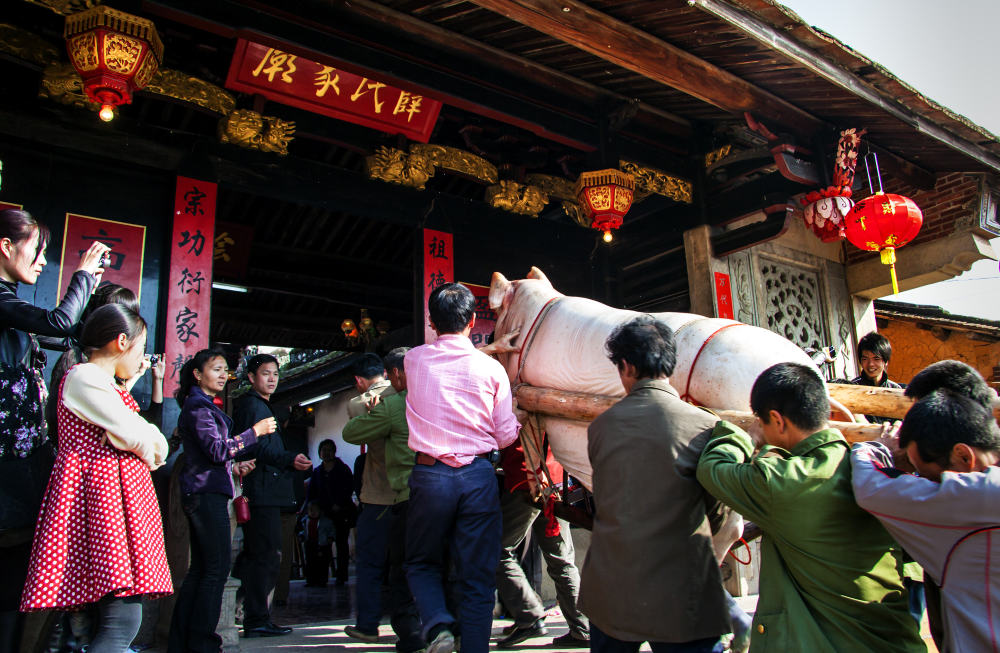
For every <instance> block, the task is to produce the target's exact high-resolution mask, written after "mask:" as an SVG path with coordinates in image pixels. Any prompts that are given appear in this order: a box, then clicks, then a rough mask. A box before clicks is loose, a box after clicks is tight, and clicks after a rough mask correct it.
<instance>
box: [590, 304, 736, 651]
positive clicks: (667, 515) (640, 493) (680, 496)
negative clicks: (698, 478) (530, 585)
mask: <svg viewBox="0 0 1000 653" xmlns="http://www.w3.org/2000/svg"><path fill="white" fill-rule="evenodd" d="M606 347H607V350H608V355H609V356H608V357H609V358H610V359H611V362H612V363H614V364H615V366H616V367H617V368H618V373H619V375H620V376H621V380H622V385H623V386H624V387H625V391H626V393H627V395H626V397H625V398H624V399H622V400H621V401H620V402H618V403H617V404H616V405H614V406H612V407H611V408H610V409H609V410H608V411H607V412H605V413H604V414H603V415H601V416H600V417H598V418H597V419H595V420H594V421H593V422H592V423H591V425H590V428H589V429H588V431H587V432H588V438H589V444H588V450H587V451H588V454H589V457H590V463H591V465H592V466H593V469H594V477H593V478H594V503H595V505H596V514H595V516H594V530H593V535H592V539H591V543H590V550H589V551H588V553H587V559H586V561H585V562H584V565H583V572H582V580H581V587H580V598H579V607H580V609H581V610H582V611H583V613H584V614H586V615H587V616H588V617H589V618H590V644H591V651H592V652H593V653H611V652H619V651H625V650H632V651H635V650H638V646H639V643H640V642H643V641H648V642H650V644H651V645H652V647H653V650H654V651H672V650H683V651H686V652H687V651H690V652H692V653H710V652H715V651H722V644H721V643H720V638H721V636H722V635H723V634H725V633H728V632H729V626H728V621H727V616H726V615H727V607H726V605H727V604H726V598H725V593H724V592H725V590H724V589H723V587H722V578H721V576H720V574H719V567H718V564H717V563H716V560H715V555H714V553H713V551H712V541H711V530H710V527H709V523H708V519H707V517H706V502H710V501H711V499H710V497H707V495H706V494H705V491H704V490H703V489H702V488H701V486H700V485H698V483H697V482H695V481H694V480H693V479H691V478H690V477H685V476H682V475H681V474H680V473H678V471H677V470H676V468H675V464H676V462H677V459H678V457H679V456H681V455H682V454H683V452H685V451H686V450H687V448H688V444H689V443H690V442H691V440H693V439H694V438H695V437H696V436H698V435H699V434H702V433H705V432H706V431H708V430H709V429H711V428H712V426H713V425H714V423H715V419H714V418H713V417H712V415H710V414H709V413H707V412H704V411H702V410H699V409H698V408H695V407H694V406H691V405H689V404H687V403H685V402H683V401H681V400H680V397H679V396H678V394H677V391H676V390H675V389H674V388H673V387H671V385H670V382H669V381H668V380H667V379H668V377H669V376H670V375H671V374H672V373H673V371H674V363H675V360H676V347H675V344H674V336H673V332H672V331H671V330H670V328H669V327H668V326H667V325H666V324H664V323H663V322H661V321H659V320H656V319H655V318H653V317H651V316H649V315H642V316H639V317H636V318H634V319H632V320H631V321H629V322H626V323H625V324H623V325H621V326H619V327H618V328H617V329H615V331H614V332H613V333H612V334H611V336H610V337H609V338H608V341H607V343H606Z"/></svg>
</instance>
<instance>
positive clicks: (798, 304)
mask: <svg viewBox="0 0 1000 653" xmlns="http://www.w3.org/2000/svg"><path fill="white" fill-rule="evenodd" d="M760 278H761V283H762V284H763V296H764V314H765V316H766V318H767V328H768V329H770V330H771V331H774V332H775V333H779V334H781V335H783V336H784V337H786V338H788V339H789V340H791V341H792V342H794V343H795V344H797V345H798V346H800V347H802V348H803V349H805V348H807V347H813V348H817V349H818V348H820V347H825V346H826V345H828V344H830V343H828V342H827V336H826V328H825V320H824V317H823V302H824V299H823V293H822V286H821V285H820V279H819V274H818V273H817V271H816V270H815V269H810V268H804V267H799V266H796V265H789V264H787V263H784V262H781V261H776V260H773V259H769V258H764V257H760Z"/></svg>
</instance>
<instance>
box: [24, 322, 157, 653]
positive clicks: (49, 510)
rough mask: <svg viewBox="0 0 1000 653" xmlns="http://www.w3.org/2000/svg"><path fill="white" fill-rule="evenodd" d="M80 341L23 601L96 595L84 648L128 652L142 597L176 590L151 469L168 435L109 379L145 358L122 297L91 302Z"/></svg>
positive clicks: (127, 373) (38, 603)
mask: <svg viewBox="0 0 1000 653" xmlns="http://www.w3.org/2000/svg"><path fill="white" fill-rule="evenodd" d="M80 345H81V346H82V347H83V349H84V353H85V354H86V356H87V360H88V362H87V363H81V364H80V365H76V366H75V367H73V368H72V369H71V370H70V371H69V372H67V373H66V376H65V378H64V380H63V382H62V388H61V389H60V390H59V404H58V406H57V407H56V411H57V420H58V422H59V435H60V438H59V451H58V453H57V455H56V463H55V467H54V468H53V470H52V478H51V480H50V482H49V486H48V489H47V490H46V491H45V499H44V501H43V503H42V512H41V514H40V516H39V519H38V526H37V528H36V530H35V540H34V544H33V546H32V551H31V565H30V567H29V569H28V579H27V582H26V583H25V587H24V594H23V596H22V598H21V610H23V611H26V612H27V611H31V610H46V609H57V610H72V609H78V608H81V607H84V606H88V605H91V604H96V605H97V609H98V614H99V619H98V625H97V633H96V635H95V637H94V639H93V641H92V642H91V644H90V647H89V648H88V651H90V652H91V653H125V651H127V650H128V647H129V644H131V643H132V639H133V638H134V637H135V634H136V633H137V632H138V630H139V624H140V621H141V619H142V603H141V599H142V597H143V596H148V597H150V598H156V597H158V596H162V595H164V594H169V593H170V592H172V591H173V588H172V587H171V584H170V570H169V568H168V567H167V559H166V555H165V553H164V549H163V529H162V526H161V520H160V511H159V506H158V504H157V501H156V493H155V492H154V490H153V482H152V479H151V478H150V475H149V472H150V470H152V469H156V468H157V467H159V466H161V465H162V464H163V462H164V460H165V459H166V456H167V440H166V438H164V437H163V435H162V434H161V433H160V431H159V429H157V428H156V427H155V426H153V425H152V424H150V423H148V422H146V421H145V420H144V419H142V418H141V417H139V415H138V410H139V406H138V405H137V404H136V402H135V400H134V399H133V398H132V395H131V394H129V392H128V391H127V390H126V389H125V388H124V387H122V386H121V385H120V384H119V383H118V382H117V381H116V380H115V379H116V377H117V378H126V379H127V378H130V377H132V376H134V375H135V374H136V373H137V372H138V370H139V369H140V368H141V367H142V363H143V355H144V352H145V349H146V323H145V322H144V321H143V319H142V318H141V317H139V314H138V313H136V312H135V311H134V310H131V309H129V308H127V307H125V306H122V305H108V306H103V307H101V308H99V309H97V310H96V311H94V313H93V315H91V316H90V318H89V319H88V320H87V323H86V324H85V325H84V327H83V333H82V334H81V336H80Z"/></svg>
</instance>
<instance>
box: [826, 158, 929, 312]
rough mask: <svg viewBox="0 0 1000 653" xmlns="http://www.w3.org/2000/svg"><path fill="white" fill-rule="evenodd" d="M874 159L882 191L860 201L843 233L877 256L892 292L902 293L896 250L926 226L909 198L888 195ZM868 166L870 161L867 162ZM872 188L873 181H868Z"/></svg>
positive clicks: (921, 215) (856, 245)
mask: <svg viewBox="0 0 1000 653" xmlns="http://www.w3.org/2000/svg"><path fill="white" fill-rule="evenodd" d="M871 156H873V157H875V173H876V176H877V177H878V182H879V190H878V192H875V193H874V194H873V195H872V196H871V197H868V198H866V199H863V200H861V201H860V202H858V203H857V204H855V205H854V208H852V209H851V211H850V213H848V214H847V219H846V223H845V226H844V231H845V234H846V236H847V240H849V241H850V242H851V244H852V245H854V246H855V247H858V248H860V249H864V250H867V251H870V252H878V253H879V255H880V257H881V259H882V263H883V264H884V265H888V266H889V274H890V276H891V277H892V292H893V294H896V293H898V292H899V283H898V282H897V280H896V250H897V249H899V248H900V247H902V246H903V245H906V244H907V243H908V242H910V241H911V240H913V239H914V238H916V236H917V234H918V233H919V232H920V227H921V225H922V224H923V222H924V216H923V213H922V212H921V211H920V207H918V206H917V203H916V202H914V201H913V200H912V199H910V198H909V197H904V196H903V195H896V194H894V193H886V192H884V191H883V190H882V178H881V175H880V174H879V171H878V157H877V156H875V153H874V152H873V153H871ZM865 164H866V165H867V161H866V162H865ZM868 183H869V185H871V178H870V177H869V180H868Z"/></svg>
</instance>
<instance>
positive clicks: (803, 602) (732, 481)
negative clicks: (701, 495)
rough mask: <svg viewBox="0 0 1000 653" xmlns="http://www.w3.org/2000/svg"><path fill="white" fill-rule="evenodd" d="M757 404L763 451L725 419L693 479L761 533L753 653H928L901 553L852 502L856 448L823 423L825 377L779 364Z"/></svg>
mask: <svg viewBox="0 0 1000 653" xmlns="http://www.w3.org/2000/svg"><path fill="white" fill-rule="evenodd" d="M750 407H751V409H752V410H753V412H754V414H755V415H756V416H757V418H758V423H757V425H756V427H755V428H754V429H751V431H756V433H755V436H756V437H758V438H759V439H761V440H762V442H760V444H765V445H766V446H764V447H763V448H762V449H761V451H760V452H759V453H758V454H757V455H756V456H754V455H753V451H754V448H755V442H754V441H753V440H751V438H750V436H749V435H747V434H746V433H745V432H743V431H742V430H740V429H739V428H738V427H736V426H734V425H733V424H730V423H728V422H719V423H718V424H717V425H716V427H715V429H714V431H713V433H712V437H711V439H710V440H709V442H708V444H707V446H706V447H705V449H704V451H703V452H702V455H701V459H700V461H699V463H698V481H700V482H701V484H702V485H703V486H704V487H705V489H706V490H708V492H709V493H710V494H712V495H713V496H715V497H717V498H718V499H719V500H720V501H722V502H723V503H724V504H726V505H728V506H730V507H732V508H733V509H734V510H736V511H737V512H739V513H740V514H742V515H743V516H744V517H746V518H747V519H749V520H751V521H753V522H754V523H756V524H758V525H759V526H760V527H761V529H762V530H763V531H764V537H763V541H762V545H761V547H762V557H761V560H762V561H761V570H760V600H759V602H758V604H757V612H756V614H755V615H754V620H753V638H752V640H751V643H750V651H751V653H757V652H762V651H809V652H810V653H826V652H829V653H839V652H842V651H907V652H910V651H912V652H914V653H915V652H917V651H921V652H922V651H926V650H927V647H926V646H925V645H924V643H923V642H922V640H921V639H920V634H919V633H918V630H917V624H916V623H915V622H914V620H913V618H912V617H911V616H910V615H909V612H908V610H907V593H906V590H905V588H904V587H903V581H902V578H901V576H900V573H901V572H902V560H901V551H900V549H899V547H898V545H896V544H895V542H893V540H892V538H891V537H890V536H889V534H888V533H887V532H886V530H885V529H884V528H883V527H882V525H881V524H880V523H879V522H878V520H877V519H875V517H873V516H872V515H870V514H868V513H867V512H865V511H864V510H862V509H861V508H860V507H858V505H857V504H856V503H855V501H854V494H853V490H852V488H851V465H850V445H849V444H848V443H847V441H846V440H845V439H844V436H843V435H841V433H840V432H839V431H837V430H836V429H831V428H828V425H827V420H828V418H829V414H830V404H829V400H828V398H827V392H826V387H825V385H824V383H823V381H822V379H820V377H819V375H818V374H817V373H816V371H815V370H814V369H812V368H810V367H807V366H805V365H801V364H798V363H779V364H778V365H775V366H773V367H770V368H768V369H767V370H765V371H764V372H763V373H762V374H761V375H760V376H759V377H757V380H756V381H755V382H754V385H753V389H752V390H751V391H750ZM758 429H759V431H758Z"/></svg>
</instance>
